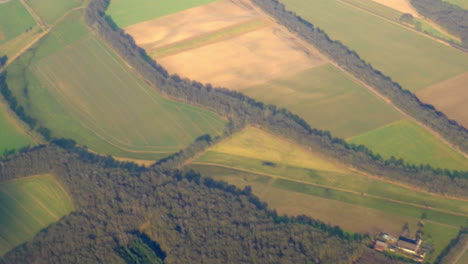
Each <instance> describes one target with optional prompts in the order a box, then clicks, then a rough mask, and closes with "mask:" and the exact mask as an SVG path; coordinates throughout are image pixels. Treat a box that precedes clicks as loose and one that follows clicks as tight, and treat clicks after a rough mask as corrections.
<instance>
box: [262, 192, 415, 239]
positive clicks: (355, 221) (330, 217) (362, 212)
mask: <svg viewBox="0 0 468 264" xmlns="http://www.w3.org/2000/svg"><path fill="white" fill-rule="evenodd" d="M253 190H254V193H256V190H255V188H254V189H253ZM257 195H258V194H257ZM259 197H260V198H261V199H262V200H264V201H266V202H267V203H268V204H269V205H270V206H271V207H272V208H275V210H276V211H277V212H278V213H279V214H287V215H293V216H294V215H303V214H305V215H308V216H310V217H312V218H314V219H318V220H320V221H322V222H325V223H328V224H333V225H339V226H340V227H341V228H343V229H345V230H350V231H353V232H361V233H370V234H374V233H377V232H387V233H390V234H392V235H395V236H396V235H398V232H399V231H400V230H401V227H402V226H403V225H404V224H405V223H409V224H410V225H411V226H415V225H416V223H417V219H416V218H413V217H408V216H402V215H398V214H393V213H387V212H382V211H379V210H377V209H372V208H367V207H363V206H359V205H354V204H349V203H344V202H339V201H335V200H329V199H325V198H321V197H317V196H312V195H307V194H302V193H296V192H290V191H287V190H282V189H278V188H270V189H268V190H266V191H265V193H264V194H262V195H260V196H259Z"/></svg>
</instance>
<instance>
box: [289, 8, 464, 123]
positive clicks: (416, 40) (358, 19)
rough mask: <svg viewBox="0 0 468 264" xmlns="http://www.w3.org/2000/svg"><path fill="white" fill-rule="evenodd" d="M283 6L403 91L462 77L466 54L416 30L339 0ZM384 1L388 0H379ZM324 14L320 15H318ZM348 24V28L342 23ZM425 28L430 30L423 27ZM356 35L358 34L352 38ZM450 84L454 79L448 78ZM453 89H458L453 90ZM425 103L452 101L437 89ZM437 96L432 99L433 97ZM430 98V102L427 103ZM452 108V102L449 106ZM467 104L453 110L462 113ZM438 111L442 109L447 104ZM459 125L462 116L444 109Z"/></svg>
mask: <svg viewBox="0 0 468 264" xmlns="http://www.w3.org/2000/svg"><path fill="white" fill-rule="evenodd" d="M281 2H283V3H284V4H285V5H286V8H288V9H290V10H292V11H294V12H297V14H298V15H300V16H302V17H304V18H305V19H307V20H308V21H310V22H311V23H312V24H314V25H316V26H317V27H320V28H323V29H324V30H325V31H326V32H327V33H328V34H329V35H330V37H331V38H333V39H339V40H340V41H342V42H343V43H344V44H345V45H347V46H348V47H350V48H351V49H353V50H356V51H357V53H358V54H360V56H361V57H362V58H363V59H364V60H366V61H367V62H370V63H371V64H372V65H374V66H375V67H376V68H377V69H379V70H381V71H382V72H383V73H384V74H386V75H388V76H390V77H391V78H392V79H393V80H395V81H396V82H398V83H399V84H401V85H402V86H403V88H404V89H407V90H410V91H413V92H417V94H419V93H424V90H425V89H429V88H431V87H433V86H435V85H437V84H439V85H444V83H445V82H449V80H451V79H453V78H456V77H457V76H460V75H463V74H465V73H466V72H467V71H468V54H467V53H465V52H462V51H459V50H457V49H455V48H452V47H450V46H448V45H444V44H442V43H440V42H438V41H436V40H433V39H431V38H429V37H426V36H423V35H421V34H420V33H417V32H415V31H412V30H410V29H407V28H405V27H402V26H401V25H398V24H396V23H393V22H391V21H386V20H385V19H383V18H382V17H378V16H375V15H373V14H370V13H367V12H366V11H364V10H362V9H359V8H356V7H355V6H352V5H349V4H346V3H344V2H343V1H341V0H332V1H313V2H308V1H303V0H282V1H281ZM385 2H387V5H388V6H390V7H395V6H393V5H391V4H389V3H390V2H392V1H385ZM324 12H325V13H327V14H330V15H328V16H323V15H321V14H323V13H324ZM347 25H353V26H347ZM425 30H430V29H425ZM357 36H359V37H357ZM454 83H456V81H454ZM453 85H455V84H452V86H451V87H452V88H450V89H452V90H457V89H463V88H464V87H465V85H463V84H462V83H456V87H453ZM457 87H458V88H457ZM430 93H431V92H427V93H426V96H425V99H426V100H425V102H426V103H429V104H433V105H436V106H441V107H442V108H444V104H443V103H441V101H445V102H447V101H453V100H456V98H453V93H451V92H449V93H437V92H435V95H434V96H430V97H428V94H430ZM437 94H438V95H441V97H437V99H436V95H437ZM428 100H430V101H428ZM455 107H456V106H455ZM467 107H468V106H467V104H464V106H463V107H462V108H461V109H460V108H458V110H456V111H463V112H468V108H467ZM442 108H441V110H447V107H445V108H444V109H442ZM449 111H451V110H449ZM447 114H448V116H449V117H451V118H454V119H455V121H457V122H458V123H460V124H463V123H464V120H463V118H460V117H459V115H457V114H454V113H447Z"/></svg>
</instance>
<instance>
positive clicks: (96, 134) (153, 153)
mask: <svg viewBox="0 0 468 264" xmlns="http://www.w3.org/2000/svg"><path fill="white" fill-rule="evenodd" d="M79 15H80V13H79V12H75V13H73V14H72V15H71V16H69V17H68V18H67V19H66V20H64V21H63V22H62V23H60V24H59V25H58V26H57V27H56V28H55V29H54V31H53V32H51V33H50V34H49V35H48V37H47V38H45V39H44V40H43V41H41V42H40V43H38V44H37V45H36V46H35V47H34V48H33V49H31V50H30V51H28V52H27V53H25V54H23V56H22V57H21V59H19V60H17V61H15V63H13V64H11V65H10V67H9V68H8V80H7V82H8V84H9V86H10V89H11V90H12V91H13V93H14V94H15V95H16V96H17V98H18V100H19V102H20V103H21V104H22V105H24V106H25V108H26V111H27V112H28V113H31V114H32V115H33V116H34V117H35V118H36V119H38V121H39V122H40V124H41V125H43V126H45V127H47V128H49V129H51V131H52V132H53V135H54V136H57V137H66V138H72V139H75V140H76V141H77V142H79V143H80V144H82V145H86V146H88V147H89V148H90V149H92V150H94V151H97V152H99V153H103V154H111V155H115V156H120V157H127V158H135V159H151V160H154V159H157V158H161V157H163V156H167V155H169V154H171V153H173V152H176V151H178V150H179V149H182V148H184V147H185V146H187V145H188V144H190V143H192V142H193V140H194V139H195V138H197V137H198V136H201V135H203V134H207V133H208V134H211V135H214V134H219V133H221V131H222V130H223V128H224V124H225V121H224V120H222V119H220V118H219V117H218V116H216V115H215V114H214V113H212V112H209V111H206V110H203V109H200V108H197V107H193V106H189V105H186V104H183V103H178V102H174V101H170V100H167V99H165V98H163V97H161V96H160V95H159V94H158V93H156V92H155V91H154V89H152V88H151V87H149V86H148V85H147V84H145V83H144V82H143V81H141V80H140V79H139V78H138V77H137V76H135V74H134V73H133V72H132V71H130V70H129V69H128V68H127V66H126V65H125V64H124V63H123V61H122V60H121V59H120V58H119V57H117V56H116V55H115V54H114V53H113V52H112V51H111V50H110V49H109V48H108V47H107V46H105V45H104V44H103V43H102V42H101V41H100V40H99V39H97V37H96V36H95V35H94V34H92V33H91V32H89V31H88V29H87V27H86V26H85V25H84V24H83V22H82V21H81V20H80V17H79ZM25 87H26V88H25Z"/></svg>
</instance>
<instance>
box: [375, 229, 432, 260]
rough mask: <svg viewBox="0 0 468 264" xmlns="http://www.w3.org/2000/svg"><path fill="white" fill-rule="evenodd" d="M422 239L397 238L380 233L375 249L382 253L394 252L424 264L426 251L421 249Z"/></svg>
mask: <svg viewBox="0 0 468 264" xmlns="http://www.w3.org/2000/svg"><path fill="white" fill-rule="evenodd" d="M422 242H423V241H422V239H420V238H416V239H413V238H408V237H404V236H400V237H398V239H397V238H395V237H392V236H390V235H388V234H384V233H380V234H378V235H377V236H376V238H375V240H374V249H375V250H377V251H380V252H392V253H396V254H400V255H402V256H404V257H407V258H410V259H413V260H415V261H418V262H423V260H424V257H425V256H426V250H424V249H422V248H421V244H422Z"/></svg>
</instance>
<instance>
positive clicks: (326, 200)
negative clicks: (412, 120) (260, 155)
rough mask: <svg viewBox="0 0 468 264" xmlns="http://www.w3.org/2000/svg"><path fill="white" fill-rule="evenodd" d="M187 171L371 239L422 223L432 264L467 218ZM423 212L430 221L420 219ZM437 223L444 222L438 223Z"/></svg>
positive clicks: (244, 176)
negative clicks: (431, 247)
mask: <svg viewBox="0 0 468 264" xmlns="http://www.w3.org/2000/svg"><path fill="white" fill-rule="evenodd" d="M188 168H189V169H194V170H195V171H198V172H200V173H202V174H203V175H205V176H210V177H213V178H215V179H217V180H223V181H226V182H228V183H230V184H234V185H236V186H238V187H239V188H244V187H245V186H251V187H252V190H253V192H254V193H255V194H256V195H258V196H259V197H260V198H261V199H262V200H264V201H266V202H267V203H268V204H269V206H270V208H271V209H276V210H278V212H279V213H286V214H289V215H298V214H306V215H309V216H311V217H313V218H317V219H319V220H321V221H324V222H326V223H328V224H331V225H340V226H341V227H342V228H344V229H346V230H351V231H354V232H368V233H371V234H372V233H374V232H378V231H380V232H387V233H391V234H394V235H398V233H399V231H400V230H401V227H402V226H403V224H404V223H409V225H410V230H411V232H415V231H416V228H417V222H419V221H422V222H424V225H425V227H424V233H425V240H426V241H427V242H428V243H431V244H433V245H434V248H435V251H434V253H435V254H432V255H431V256H430V257H429V259H428V260H429V262H432V260H434V259H435V257H436V256H437V255H438V254H439V253H440V251H441V250H442V249H444V248H445V247H446V246H447V244H448V243H449V241H450V240H451V239H452V238H453V237H455V235H456V234H457V228H456V227H452V226H450V225H448V224H447V222H449V223H458V222H460V221H462V220H464V219H466V218H463V217H461V218H460V219H458V220H456V219H455V218H452V216H450V215H448V216H441V215H439V214H438V212H436V214H433V212H431V211H429V210H421V208H414V207H411V206H409V207H407V206H405V205H401V204H396V203H392V202H387V201H381V200H378V199H374V198H372V197H368V196H363V195H360V194H352V193H351V194H350V193H346V192H341V191H337V190H334V189H329V188H323V187H317V186H311V185H309V184H306V183H303V182H295V181H293V180H286V179H278V178H277V177H274V176H267V175H265V174H258V173H256V172H251V171H245V170H239V169H236V168H227V167H222V166H217V165H203V164H196V163H195V164H192V165H190V166H189V167H188ZM348 195H349V196H348ZM423 213H424V214H425V216H424V218H425V219H421V215H422V214H423ZM434 218H436V219H438V220H441V222H445V223H440V222H433V221H432V219H434Z"/></svg>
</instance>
